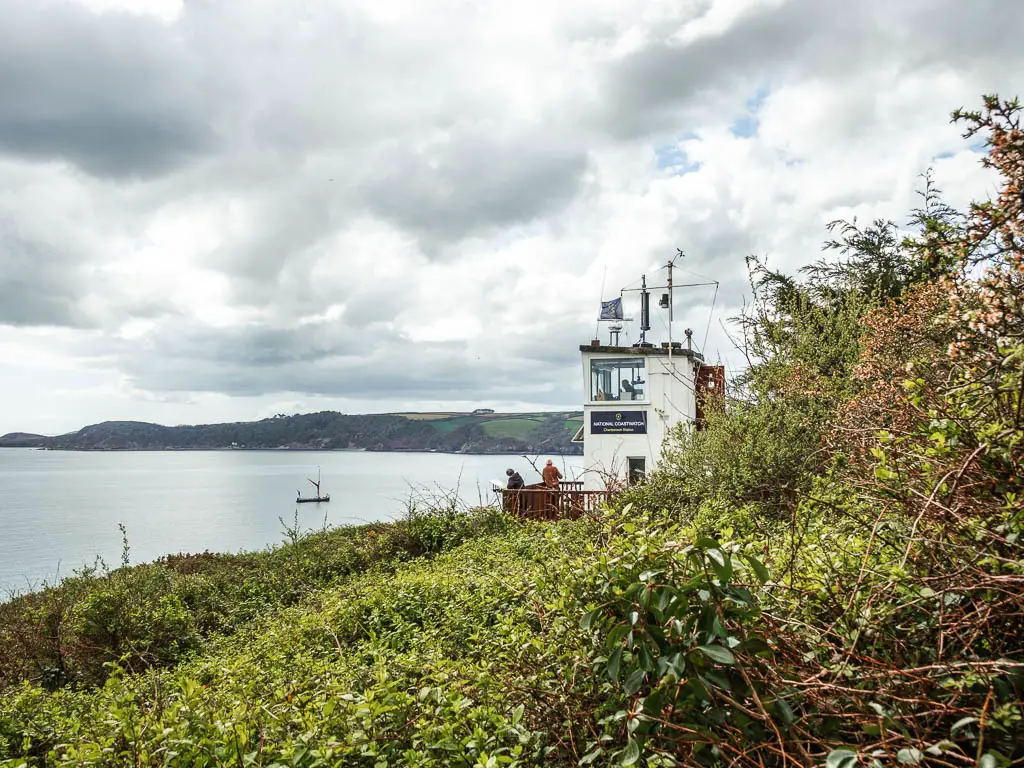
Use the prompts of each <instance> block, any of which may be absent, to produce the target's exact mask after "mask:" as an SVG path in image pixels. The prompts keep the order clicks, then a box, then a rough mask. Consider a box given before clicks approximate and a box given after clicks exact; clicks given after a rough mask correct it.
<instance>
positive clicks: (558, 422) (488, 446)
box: [0, 408, 582, 455]
mask: <svg viewBox="0 0 1024 768" xmlns="http://www.w3.org/2000/svg"><path fill="white" fill-rule="evenodd" d="M581 425H582V414H581V413H579V412H572V411H548V412H535V413H495V412H494V411H493V410H491V409H489V408H479V409H477V410H475V411H473V412H472V413H457V412H433V413H370V414H345V413H338V412H336V411H320V412H319V413H304V414H295V415H292V416H285V415H284V414H279V415H277V416H273V417H271V418H267V419H262V420H260V421H242V422H233V423H227V424H199V425H194V426H177V427H166V426H163V425H161V424H150V423H148V422H142V421H105V422H102V423H100V424H92V425H90V426H88V427H83V428H82V429H80V430H78V431H77V432H69V433H67V434H64V435H56V436H47V435H36V434H31V433H28V432H11V433H9V434H6V435H3V436H0V447H10V448H17V447H25V448H27V447H32V448H47V449H51V450H69V451H185V450H224V449H227V450H230V449H235V450H289V449H290V450H316V451H331V450H335V451H338V450H364V451H444V452H452V453H553V454H565V455H573V454H580V453H582V446H581V445H579V444H577V443H573V442H572V437H573V435H574V434H575V433H576V432H577V431H578V430H579V428H580V426H581Z"/></svg>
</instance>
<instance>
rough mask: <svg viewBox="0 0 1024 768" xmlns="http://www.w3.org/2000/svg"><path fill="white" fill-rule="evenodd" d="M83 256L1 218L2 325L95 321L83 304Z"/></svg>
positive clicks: (62, 324)
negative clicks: (34, 237)
mask: <svg viewBox="0 0 1024 768" xmlns="http://www.w3.org/2000/svg"><path fill="white" fill-rule="evenodd" d="M77 258H79V254H70V253H68V251H66V250H64V249H63V248H60V247H56V246H54V245H51V244H49V243H44V242H40V241H37V240H32V239H29V238H26V237H23V236H22V235H21V234H19V233H18V231H17V229H16V228H15V226H14V225H13V224H12V223H11V222H9V221H5V220H4V218H2V217H0V325H15V326H36V325H54V326H75V327H85V326H89V325H91V323H90V322H89V320H88V318H87V317H86V316H85V314H84V313H83V312H82V311H81V310H80V308H79V302H80V300H81V299H82V298H83V296H84V293H85V292H84V289H83V287H82V283H83V282H84V281H83V276H82V275H81V270H80V269H79V268H78V267H77V265H76V264H75V260H76V259H77Z"/></svg>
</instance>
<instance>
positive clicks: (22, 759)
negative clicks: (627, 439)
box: [0, 99, 1024, 768]
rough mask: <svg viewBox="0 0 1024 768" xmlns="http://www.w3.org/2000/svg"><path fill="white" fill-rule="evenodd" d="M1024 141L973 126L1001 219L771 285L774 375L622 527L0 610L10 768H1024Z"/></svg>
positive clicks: (262, 570) (2, 700)
mask: <svg viewBox="0 0 1024 768" xmlns="http://www.w3.org/2000/svg"><path fill="white" fill-rule="evenodd" d="M1020 114H1021V113H1020V110H1019V108H1018V107H1017V106H1016V105H1015V104H1010V105H1007V104H1002V103H1000V102H998V101H996V100H995V99H986V103H985V108H984V109H983V110H982V111H981V112H979V113H976V114H965V115H960V116H959V119H960V120H961V121H962V122H963V123H964V124H965V126H966V127H967V129H968V131H969V133H970V132H977V133H979V134H980V135H981V136H982V137H985V138H987V139H988V141H989V150H990V152H989V158H990V159H991V162H992V163H993V164H994V166H995V167H996V169H997V170H999V171H1000V172H1001V173H1002V178H1001V186H1000V187H999V190H998V191H999V194H998V196H997V197H995V198H994V199H993V200H992V201H990V202H987V203H985V204H983V205H978V206H975V207H973V208H972V209H971V211H969V212H968V213H966V214H961V213H958V212H956V211H953V210H952V209H950V208H948V207H947V206H945V205H944V204H942V202H941V199H940V197H939V195H938V193H937V192H936V190H934V189H933V188H931V186H930V185H929V187H928V188H927V189H926V190H925V193H926V194H925V196H924V199H923V203H922V208H921V209H920V210H918V211H916V212H914V214H913V218H912V222H913V227H914V231H913V233H912V235H911V236H910V237H907V238H904V237H903V234H902V233H901V232H900V231H899V230H898V229H897V228H896V226H895V225H893V224H891V223H889V222H885V221H878V222H874V223H872V224H871V225H868V226H866V227H860V226H857V225H855V224H853V223H851V224H848V225H845V226H844V225H837V226H836V227H834V228H833V230H832V235H833V236H834V237H835V238H836V239H835V240H831V241H829V243H828V244H827V246H826V249H827V251H829V254H828V255H829V256H830V258H828V259H824V260H821V261H819V262H816V263H814V264H813V265H812V266H811V267H808V268H807V269H805V270H803V271H801V272H800V273H798V274H796V275H785V274H780V273H778V272H774V271H772V270H770V269H768V268H767V267H766V266H765V265H764V264H763V263H761V262H758V261H756V260H751V261H750V270H751V280H752V285H753V286H754V289H755V294H756V295H755V298H754V300H753V302H752V303H751V304H750V305H749V307H748V308H747V311H746V312H745V313H744V314H743V316H742V317H741V318H739V319H738V323H739V332H740V335H741V336H742V338H744V339H745V340H746V347H745V349H746V350H747V352H748V354H749V355H750V360H751V366H750V368H749V369H748V370H747V371H746V372H745V373H744V374H743V375H742V376H741V377H740V378H739V379H738V380H737V381H736V382H734V384H733V386H732V389H731V391H730V393H729V396H728V398H727V399H726V400H725V401H709V402H706V403H704V406H705V413H706V417H705V418H706V421H705V425H704V428H703V429H702V430H701V431H699V432H691V431H687V430H683V429H680V430H678V431H676V432H675V433H674V434H673V436H672V437H671V439H670V441H669V443H668V444H667V446H666V448H665V453H664V457H663V460H662V462H661V463H660V464H659V466H658V468H657V470H656V471H655V472H653V473H651V475H650V476H649V478H648V479H647V481H646V482H645V483H643V484H641V485H637V486H634V487H632V488H630V489H629V490H628V491H626V492H624V493H622V494H620V495H619V496H618V497H617V498H616V499H615V501H614V503H613V505H612V508H609V509H605V510H602V511H601V512H600V513H599V514H597V515H595V516H594V517H593V518H585V519H581V520H578V521H574V522H571V521H563V522H557V523H531V522H522V521H518V520H514V519H510V518H509V517H506V516H505V515H503V514H502V513H501V512H499V511H497V510H494V509H472V510H470V509H462V508H460V507H458V505H457V504H456V503H455V502H454V501H453V500H452V499H450V498H439V499H437V500H436V501H435V503H433V504H432V505H429V508H424V509H410V510H409V514H408V515H407V517H406V519H405V520H403V521H401V522H398V523H394V524H388V525H374V526H363V527H358V528H344V529H338V530H331V531H321V532H315V533H302V532H300V531H297V530H294V529H293V528H290V527H289V526H287V525H285V526H284V527H285V531H284V534H285V538H286V539H287V541H286V543H285V544H283V545H282V546H280V547H278V548H276V549H274V550H272V551H268V552H262V553H253V554H243V555H211V554H205V555H192V556H178V557H171V558H167V559H165V560H164V561H162V562H158V563H154V564H150V565H144V566H137V567H134V568H129V567H122V568H115V569H113V570H107V569H104V568H100V569H99V570H97V571H95V572H88V573H82V574H80V575H78V576H77V577H75V578H72V579H70V580H67V581H65V582H64V583H63V584H62V585H60V586H58V587H55V588H53V589H50V590H46V591H43V592H40V593H36V594H33V595H27V596H24V597H21V598H18V599H16V600H14V601H12V602H8V603H6V604H4V605H0V768H16V767H19V768H20V767H21V766H44V765H45V766H111V767H113V766H190V767H197V766H211V767H212V766H267V767H269V766H295V767H301V768H313V767H314V766H366V768H383V767H384V766H407V765H409V766H439V767H440V766H459V767H460V768H495V767H496V766H510V767H511V766H574V765H623V766H631V765H638V766H639V765H643V766H659V767H660V766H674V765H686V766H760V767H761V768H767V767H769V766H771V767H776V766H778V767H780V768H781V767H782V766H817V765H822V766H827V768H854V766H872V767H874V766H877V767H878V768H881V767H882V766H936V768H938V767H939V766H941V767H943V768H949V767H950V766H979V767H980V768H1010V767H1011V766H1019V765H1021V764H1024V714H1022V712H1024V707H1022V703H1024V540H1022V538H1021V535H1022V533H1024V475H1022V474H1021V466H1022V464H1024V298H1022V297H1024V236H1022V232H1024V202H1022V198H1021V190H1022V189H1024V131H1022V130H1021V129H1020V128H1019V127H1018V125H1019V123H1017V122H1015V121H1017V120H1018V119H1019V116H1020ZM971 135H973V133H971ZM836 252H838V253H836ZM423 421H424V423H429V420H423ZM560 423H561V425H562V427H563V428H564V427H565V426H566V424H565V420H564V415H563V420H562V421H561V422H560ZM128 544H130V542H128ZM127 560H128V558H127V554H126V557H125V562H127Z"/></svg>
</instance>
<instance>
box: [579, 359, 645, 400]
mask: <svg viewBox="0 0 1024 768" xmlns="http://www.w3.org/2000/svg"><path fill="white" fill-rule="evenodd" d="M645 363H646V360H645V359H644V358H642V357H622V358H615V359H604V360H591V361H590V399H591V400H592V401H597V402H601V401H602V400H646V399H647V380H646V376H645V375H644V370H645Z"/></svg>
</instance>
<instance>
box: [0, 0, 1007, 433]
mask: <svg viewBox="0 0 1024 768" xmlns="http://www.w3.org/2000/svg"><path fill="white" fill-rule="evenodd" d="M1022 28H1024V3H1011V2H1006V0H975V2H971V3H965V2H962V0H898V2H896V1H894V0H884V1H883V0H877V1H876V0H844V1H841V0H663V1H662V0H648V1H646V2H641V1H639V0H517V1H516V2H508V1H507V0H2V3H0V404H2V405H0V434H2V433H4V432H7V431H14V430H26V431H35V432H43V433H58V432H63V431H68V430H71V429H77V428H78V427H80V426H82V425H84V424H87V423H91V422H96V421H100V420H104V419H142V420H150V421H158V422H162V423H167V424H179V423H199V422H210V421H228V420H236V419H253V418H260V417H263V416H267V415H272V414H274V413H278V412H286V413H292V412H298V411H311V410H319V409H324V408H331V409H337V410H342V411H345V412H350V413H357V412H376V411H394V410H429V409H435V408H453V409H463V408H472V407H479V406H489V407H493V408H497V409H499V410H522V409H532V408H553V407H576V406H577V405H578V403H579V401H580V397H581V395H580V390H581V382H580V381H579V378H580V376H579V349H578V347H579V344H580V343H585V342H586V341H587V340H588V339H589V338H590V337H591V336H592V335H593V333H594V329H595V322H594V318H595V316H596V311H597V308H598V301H599V299H600V298H601V295H602V286H604V289H603V293H604V296H605V298H611V297H613V296H615V295H617V294H618V291H619V289H620V288H621V287H623V286H624V285H627V284H630V283H633V281H635V280H636V279H637V278H638V277H639V275H640V274H641V273H643V272H644V271H649V270H650V269H651V267H652V265H654V264H655V263H658V262H663V261H664V260H665V259H666V258H668V257H671V256H672V255H673V254H674V253H675V249H676V248H677V247H680V248H682V249H683V250H684V251H685V252H686V254H687V258H686V260H685V261H684V262H683V266H684V267H685V268H686V269H689V270H690V271H691V274H677V279H681V278H685V279H688V280H690V281H692V282H700V281H701V280H702V278H701V277H698V275H699V276H706V277H709V278H712V279H715V280H718V281H719V282H720V283H721V289H720V291H719V293H718V296H717V300H716V302H715V305H714V308H713V310H712V306H711V301H712V298H713V291H712V290H711V289H707V288H695V289H692V290H690V291H685V292H679V293H678V294H677V303H676V318H677V325H678V327H679V328H682V327H685V326H687V325H689V326H691V327H692V328H693V329H694V330H695V338H696V339H697V340H698V342H699V344H700V345H702V346H703V348H704V351H705V354H706V356H707V357H708V358H710V359H712V360H721V361H723V362H725V363H726V364H727V365H730V366H732V367H735V366H736V365H738V363H739V359H738V356H737V355H736V353H735V352H734V351H733V350H732V349H731V347H730V344H729V341H728V339H727V338H726V336H725V334H724V332H723V330H722V321H724V320H726V319H727V318H728V317H729V316H731V315H733V314H735V312H736V310H737V309H738V307H740V306H741V305H742V301H743V295H744V292H745V289H746V283H745V273H744V257H745V256H746V255H747V254H751V253H755V254H759V255H763V256H767V257H768V258H769V260H770V261H771V263H773V264H775V265H778V266H782V267H790V268H795V267H798V266H799V265H801V264H804V263H807V262H808V261H811V260H813V259H814V258H816V257H817V255H818V253H819V247H820V244H821V242H822V240H823V239H824V237H825V230H824V225H825V224H826V223H827V222H828V221H830V220H832V219H835V218H840V217H846V218H850V217H853V216H856V217H858V219H860V220H869V219H872V218H874V217H877V216H883V217H893V218H896V219H898V220H901V221H902V220H903V219H904V217H905V213H906V211H908V210H909V209H910V208H911V207H912V206H913V204H914V199H915V197H914V190H915V188H917V187H918V186H919V178H918V175H919V174H920V173H921V172H922V171H924V170H925V169H926V168H928V167H933V168H934V169H935V173H936V177H937V181H938V184H939V186H940V187H942V188H943V189H944V191H945V192H946V194H947V197H948V198H949V200H950V202H952V203H954V204H957V205H962V204H964V203H965V202H966V201H967V200H969V199H971V198H976V197H981V196H984V195H986V194H988V192H989V191H990V190H991V188H992V186H993V184H992V179H991V178H990V177H988V176H986V175H985V174H984V173H983V172H982V170H981V169H980V168H979V166H978V163H977V160H978V156H977V154H976V152H975V151H974V150H976V148H974V149H972V147H970V146H968V144H967V142H965V141H963V140H962V139H961V138H960V137H959V132H958V130H957V128H956V127H954V126H951V125H950V124H949V120H948V115H949V112H950V111H951V110H952V109H954V108H955V107H958V106H961V105H966V106H972V107H973V106H975V105H977V104H978V103H979V97H980V95H981V94H982V93H984V92H993V91H994V92H999V93H1001V94H1002V95H1005V96H1011V95H1015V94H1018V93H1021V91H1024V88H1022V84H1021V80H1020V78H1019V73H1020V72H1024V48H1022V47H1021V46H1020V44H1019V31H1020V30H1021V29H1022ZM1015 73H1016V74H1017V77H1015V76H1014V75H1015ZM662 274H663V273H662ZM649 275H650V276H651V279H652V280H653V279H658V278H659V277H660V276H659V275H658V274H657V273H654V272H650V271H649ZM662 279H663V278H662ZM660 324H661V320H660V318H656V320H655V325H656V326H659V325H660ZM661 333H663V332H662V331H661V330H660V329H659V328H657V327H656V329H655V335H658V336H659V338H661V336H660V334H661ZM705 335H706V337H707V341H706V342H705V341H704V339H705Z"/></svg>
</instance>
